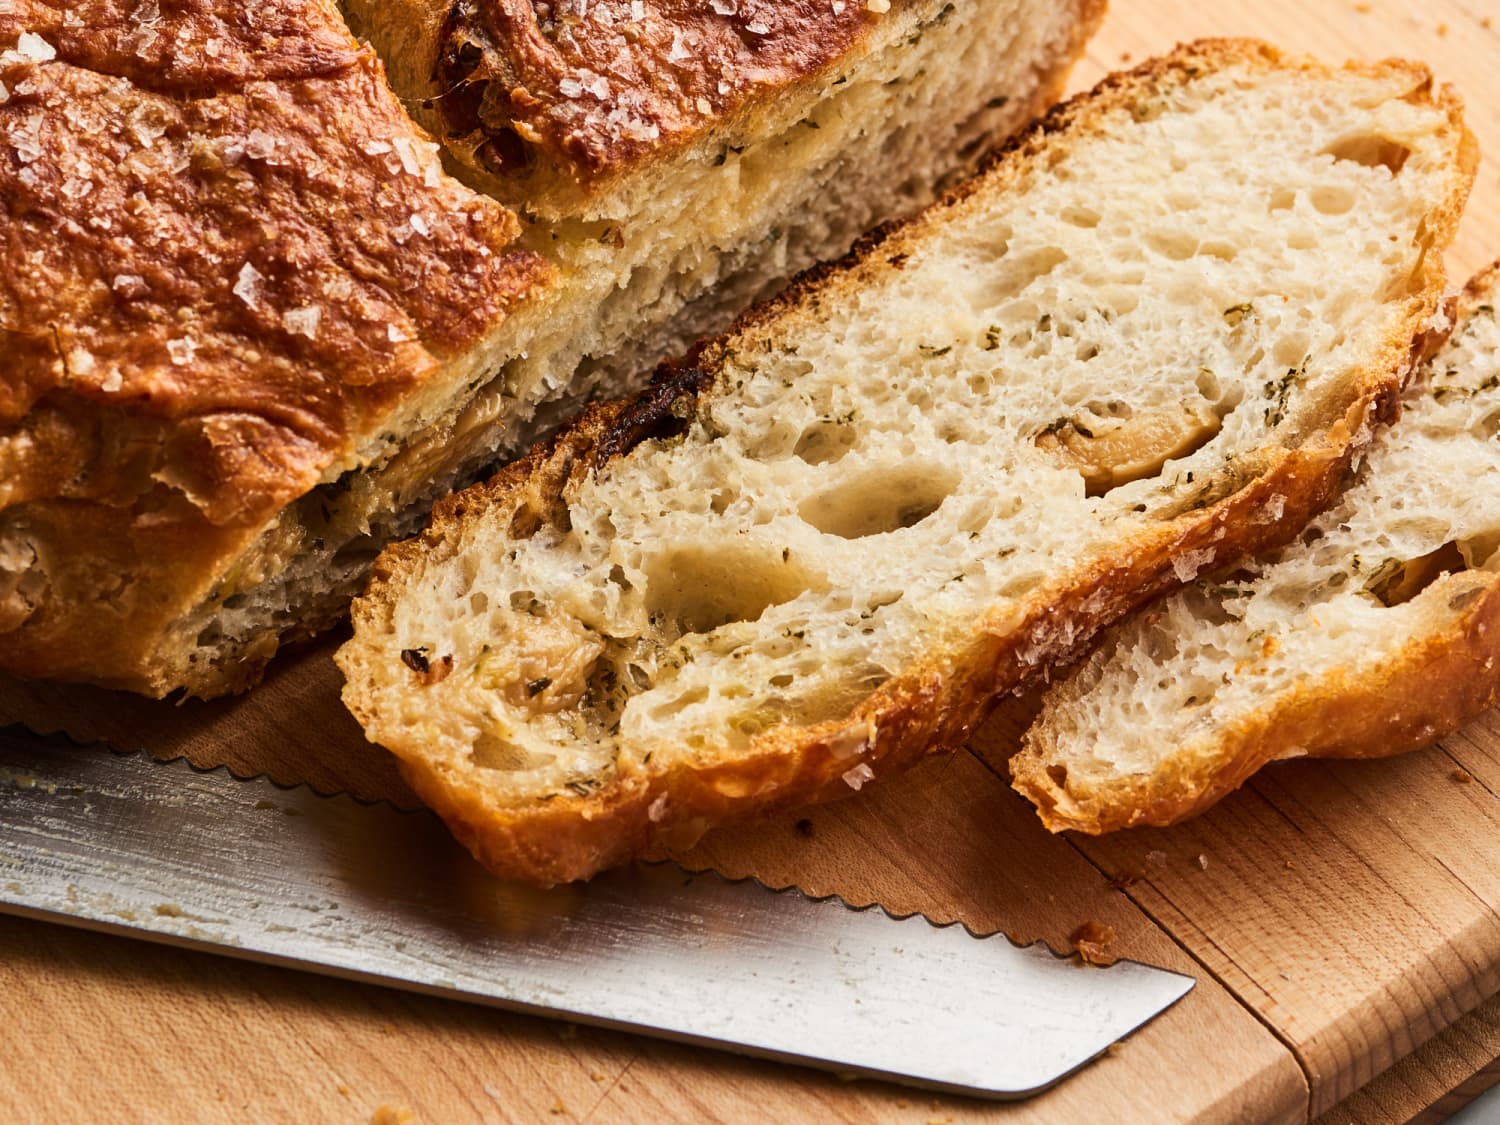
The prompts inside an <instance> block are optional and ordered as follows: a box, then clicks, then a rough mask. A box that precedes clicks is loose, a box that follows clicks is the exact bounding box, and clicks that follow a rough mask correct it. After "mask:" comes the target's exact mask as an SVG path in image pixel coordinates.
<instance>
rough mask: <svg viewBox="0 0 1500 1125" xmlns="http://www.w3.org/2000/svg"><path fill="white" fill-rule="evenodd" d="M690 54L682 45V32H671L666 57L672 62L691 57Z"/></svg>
mask: <svg viewBox="0 0 1500 1125" xmlns="http://www.w3.org/2000/svg"><path fill="white" fill-rule="evenodd" d="M691 55H692V52H691V51H689V50H688V49H687V47H686V46H684V45H683V42H682V32H680V31H674V32H672V47H671V50H669V51H668V52H667V58H668V59H669V60H671V61H672V62H681V61H682V60H683V59H685V58H689V57H691Z"/></svg>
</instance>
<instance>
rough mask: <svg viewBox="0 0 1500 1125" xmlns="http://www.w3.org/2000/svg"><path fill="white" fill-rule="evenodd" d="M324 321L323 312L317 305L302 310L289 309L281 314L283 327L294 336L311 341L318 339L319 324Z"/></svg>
mask: <svg viewBox="0 0 1500 1125" xmlns="http://www.w3.org/2000/svg"><path fill="white" fill-rule="evenodd" d="M322 319H323V310H322V309H320V308H319V307H318V306H317V305H307V306H305V307H303V308H300V309H288V310H287V311H286V312H284V313H282V314H281V326H282V327H283V328H285V329H286V330H287V332H288V333H290V334H291V335H293V336H306V337H307V338H308V339H309V340H313V339H316V338H317V335H318V324H319V322H320V321H321V320H322Z"/></svg>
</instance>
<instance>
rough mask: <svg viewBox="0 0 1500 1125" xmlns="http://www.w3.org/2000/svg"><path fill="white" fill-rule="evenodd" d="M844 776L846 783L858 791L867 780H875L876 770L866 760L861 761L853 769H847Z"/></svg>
mask: <svg viewBox="0 0 1500 1125" xmlns="http://www.w3.org/2000/svg"><path fill="white" fill-rule="evenodd" d="M843 776H844V784H845V785H847V786H848V787H849V788H850V789H853V790H854V791H855V792H856V793H857V792H859V790H860V789H861V788H863V786H864V784H865V782H867V781H874V780H875V771H874V770H872V769H871V768H870V767H869V766H867V765H866V764H865V763H864V762H860V763H859V765H857V766H855V767H854V768H853V769H852V770H846V771H845V772H844V775H843Z"/></svg>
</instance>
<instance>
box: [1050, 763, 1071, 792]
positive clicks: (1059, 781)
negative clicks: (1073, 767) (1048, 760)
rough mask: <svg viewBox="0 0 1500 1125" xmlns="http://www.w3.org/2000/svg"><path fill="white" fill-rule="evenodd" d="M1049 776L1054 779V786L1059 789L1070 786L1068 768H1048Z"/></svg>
mask: <svg viewBox="0 0 1500 1125" xmlns="http://www.w3.org/2000/svg"><path fill="white" fill-rule="evenodd" d="M1047 776H1048V777H1050V778H1051V779H1052V784H1054V785H1056V786H1057V787H1058V788H1059V789H1061V788H1064V787H1065V786H1066V785H1067V784H1068V767H1067V766H1048V767H1047Z"/></svg>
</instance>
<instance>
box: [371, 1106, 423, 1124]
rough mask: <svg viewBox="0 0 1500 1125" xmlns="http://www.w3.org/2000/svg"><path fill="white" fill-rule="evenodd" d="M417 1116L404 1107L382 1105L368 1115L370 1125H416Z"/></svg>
mask: <svg viewBox="0 0 1500 1125" xmlns="http://www.w3.org/2000/svg"><path fill="white" fill-rule="evenodd" d="M416 1123H417V1115H416V1114H415V1113H413V1112H412V1111H411V1110H409V1109H407V1108H406V1107H405V1106H389V1105H383V1106H381V1107H380V1108H379V1109H377V1110H376V1111H375V1112H374V1113H372V1114H370V1125H416Z"/></svg>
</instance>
